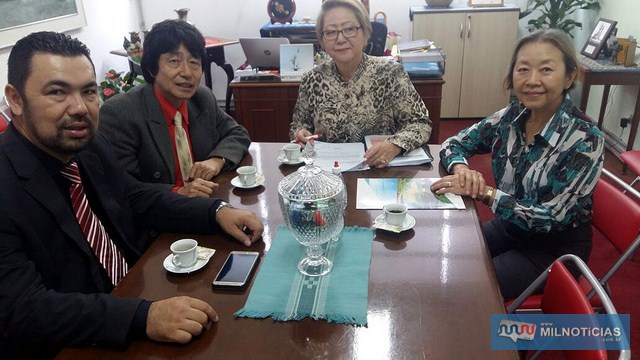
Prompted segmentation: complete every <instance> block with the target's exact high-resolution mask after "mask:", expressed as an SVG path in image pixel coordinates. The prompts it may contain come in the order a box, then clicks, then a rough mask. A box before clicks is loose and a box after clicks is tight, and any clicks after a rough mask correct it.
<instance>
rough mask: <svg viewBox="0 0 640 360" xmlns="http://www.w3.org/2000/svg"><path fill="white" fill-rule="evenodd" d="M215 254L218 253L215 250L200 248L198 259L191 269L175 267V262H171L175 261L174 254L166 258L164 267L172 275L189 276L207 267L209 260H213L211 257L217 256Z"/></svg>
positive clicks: (163, 263)
mask: <svg viewBox="0 0 640 360" xmlns="http://www.w3.org/2000/svg"><path fill="white" fill-rule="evenodd" d="M215 252H216V250H215V249H210V248H206V247H203V246H198V259H197V260H196V263H195V264H193V265H191V266H189V267H178V266H175V265H173V261H171V260H172V259H173V254H169V255H168V256H167V257H166V258H164V261H163V262H162V265H163V266H164V268H165V270H167V271H168V272H170V273H174V274H189V273H192V272H194V271H198V270H200V269H202V268H203V267H204V266H205V265H207V263H208V262H209V259H211V257H212V256H213V254H215Z"/></svg>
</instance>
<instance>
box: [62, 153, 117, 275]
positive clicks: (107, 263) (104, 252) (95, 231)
mask: <svg viewBox="0 0 640 360" xmlns="http://www.w3.org/2000/svg"><path fill="white" fill-rule="evenodd" d="M60 172H61V173H62V175H63V176H64V177H66V178H67V179H69V180H70V181H71V187H70V188H69V190H70V193H71V204H72V205H73V211H74V212H75V214H76V218H77V219H78V223H79V224H80V228H81V229H82V233H84V236H85V237H86V238H87V242H88V243H89V245H90V246H91V249H92V250H93V253H94V254H95V255H96V256H97V257H98V260H99V261H100V263H101V264H102V266H103V267H104V268H105V270H107V274H108V275H109V278H111V282H112V283H113V285H117V284H118V282H120V280H122V278H123V277H124V275H125V274H126V273H127V271H128V266H127V262H126V261H125V260H124V257H122V255H121V254H120V252H119V251H118V248H117V247H116V245H115V244H114V243H113V241H111V238H109V234H107V232H106V230H105V229H104V226H103V225H102V223H101V222H100V219H98V217H97V216H96V214H95V213H94V212H93V210H91V207H90V206H89V201H88V200H87V194H85V192H84V188H83V186H82V181H81V179H80V172H79V171H78V164H77V163H76V162H75V161H74V162H71V163H70V164H69V165H67V166H66V167H65V168H64V169H62V170H61V171H60Z"/></svg>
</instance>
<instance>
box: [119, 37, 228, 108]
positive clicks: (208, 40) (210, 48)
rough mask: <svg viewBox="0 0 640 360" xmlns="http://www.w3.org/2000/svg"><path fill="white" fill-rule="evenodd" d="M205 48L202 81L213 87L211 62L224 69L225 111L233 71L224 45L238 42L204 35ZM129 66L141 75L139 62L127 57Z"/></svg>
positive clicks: (124, 52)
mask: <svg viewBox="0 0 640 360" xmlns="http://www.w3.org/2000/svg"><path fill="white" fill-rule="evenodd" d="M204 40H205V50H206V53H207V58H206V59H203V64H202V70H203V72H204V83H205V85H207V87H208V88H209V89H213V81H212V78H211V64H212V63H213V64H216V65H218V66H219V67H221V68H222V70H224V72H225V73H226V74H227V94H226V99H225V110H226V111H227V113H228V112H229V110H230V109H231V89H230V88H229V84H230V83H231V81H232V80H233V76H234V71H233V66H231V64H228V63H227V60H226V58H225V56H224V47H225V46H227V45H234V44H238V43H239V41H238V40H229V39H223V38H218V37H213V36H205V37H204ZM110 53H111V54H114V55H119V56H125V57H127V52H126V51H125V50H124V49H116V50H111V51H110ZM129 68H130V71H131V72H133V73H134V74H137V75H142V70H141V69H140V64H135V63H134V62H133V61H131V59H129Z"/></svg>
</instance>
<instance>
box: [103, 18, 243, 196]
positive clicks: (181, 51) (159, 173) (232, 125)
mask: <svg viewBox="0 0 640 360" xmlns="http://www.w3.org/2000/svg"><path fill="white" fill-rule="evenodd" d="M204 45H205V40H204V37H203V36H202V34H201V33H200V31H198V29H196V28H195V27H194V26H193V25H191V24H189V23H187V22H184V21H180V20H165V21H163V22H160V23H158V24H155V25H154V26H153V28H152V29H151V31H150V32H149V33H148V34H147V35H146V36H145V39H144V52H143V55H142V62H141V67H142V72H143V74H144V78H145V80H146V81H147V84H145V85H142V86H136V87H134V88H133V89H132V90H130V91H129V92H128V93H126V94H122V95H118V96H115V97H113V98H111V99H109V100H108V101H106V102H105V104H104V105H103V106H102V107H101V109H100V128H99V131H100V132H101V133H103V134H105V136H106V137H107V139H109V141H110V142H111V143H112V144H113V146H114V149H115V151H116V154H117V156H118V158H119V159H120V160H121V161H122V163H123V165H124V167H125V169H126V170H127V171H128V172H129V173H130V174H132V175H133V176H134V177H136V178H137V179H138V180H141V181H144V182H148V183H156V184H158V185H156V186H158V187H161V188H163V189H165V190H172V191H174V192H177V193H179V194H182V195H187V196H205V197H208V196H210V195H211V193H212V192H213V191H214V190H215V189H216V188H217V186H218V185H217V184H216V183H214V182H212V181H211V179H212V178H213V177H214V176H216V175H218V173H220V171H221V170H223V169H227V170H228V169H232V168H234V167H235V166H236V165H237V164H238V163H239V162H240V160H241V159H242V156H243V155H244V153H245V152H246V151H247V149H248V147H249V144H250V143H251V140H250V139H249V135H248V133H247V130H246V129H245V128H244V127H243V126H242V125H239V124H238V123H237V122H236V121H235V120H234V119H233V118H232V117H231V116H229V115H227V114H226V113H225V112H224V111H222V109H220V107H219V106H218V104H217V101H216V98H215V96H213V93H212V92H211V90H209V89H208V88H205V87H202V86H200V79H201V78H202V60H203V59H205V58H206V56H207V55H206V52H205V47H204ZM176 114H179V115H180V116H181V118H182V123H183V125H184V126H182V127H183V128H184V130H185V132H186V137H187V142H188V145H190V146H189V149H188V150H186V151H187V153H188V154H187V155H185V156H187V157H188V158H189V159H188V160H189V164H188V165H186V167H182V168H181V164H180V161H179V160H180V154H179V152H178V151H179V148H178V147H177V146H176V143H177V141H176V140H175V139H176V132H177V130H176V125H175V124H174V118H175V116H176ZM189 150H190V151H189ZM189 152H190V153H189ZM183 170H184V171H183ZM183 172H185V173H183ZM186 172H188V173H186Z"/></svg>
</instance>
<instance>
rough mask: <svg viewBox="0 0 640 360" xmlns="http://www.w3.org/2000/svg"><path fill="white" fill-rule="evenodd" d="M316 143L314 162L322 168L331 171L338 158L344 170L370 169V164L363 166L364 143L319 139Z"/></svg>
mask: <svg viewBox="0 0 640 360" xmlns="http://www.w3.org/2000/svg"><path fill="white" fill-rule="evenodd" d="M314 143H315V149H316V161H315V162H314V164H315V165H318V166H319V167H321V168H322V170H325V171H328V172H331V168H333V163H334V161H336V160H337V161H338V162H339V163H340V168H341V169H342V171H343V172H347V171H359V170H367V169H369V167H368V166H361V164H362V162H363V161H364V144H363V143H328V142H322V141H317V140H316V141H314ZM354 168H355V169H354Z"/></svg>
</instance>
